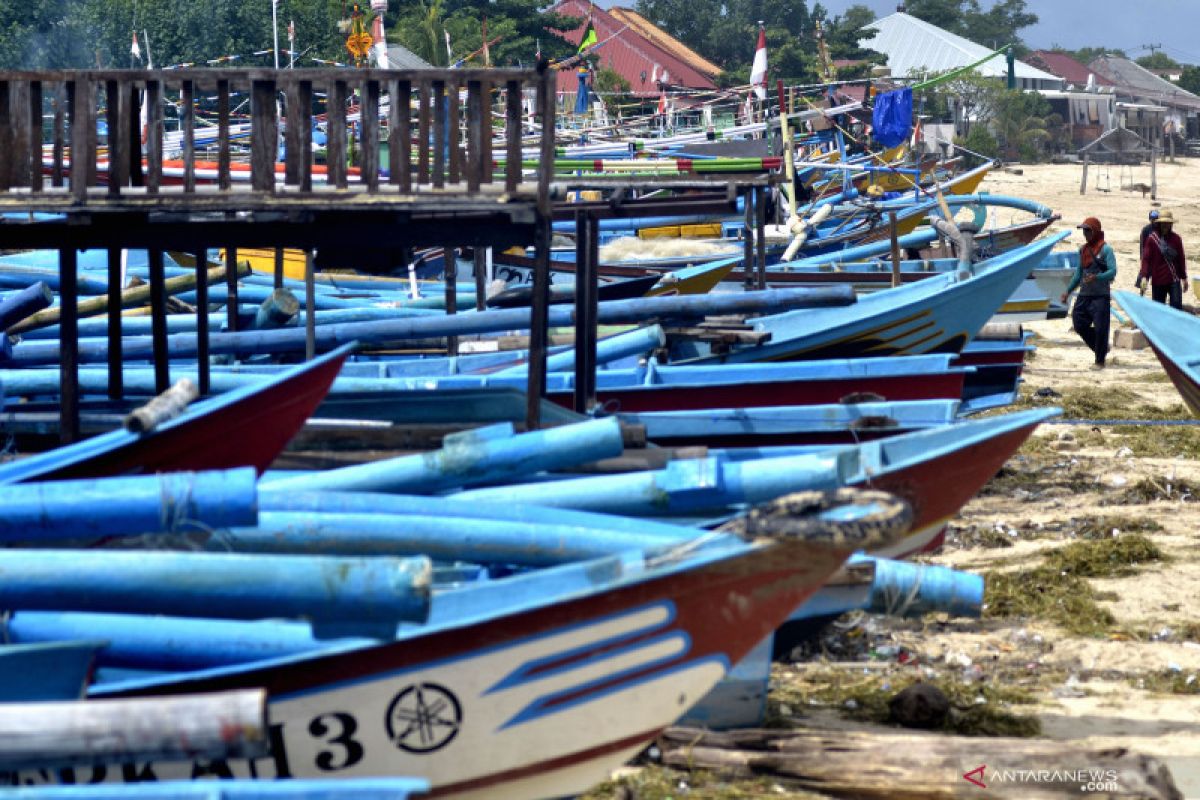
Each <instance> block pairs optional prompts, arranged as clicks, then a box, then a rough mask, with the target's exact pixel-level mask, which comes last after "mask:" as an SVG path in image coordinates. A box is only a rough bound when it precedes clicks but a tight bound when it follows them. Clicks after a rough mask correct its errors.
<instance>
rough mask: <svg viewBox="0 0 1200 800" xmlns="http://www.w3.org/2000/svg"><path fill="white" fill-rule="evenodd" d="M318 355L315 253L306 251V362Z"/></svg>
mask: <svg viewBox="0 0 1200 800" xmlns="http://www.w3.org/2000/svg"><path fill="white" fill-rule="evenodd" d="M316 355H317V285H316V278H315V276H314V275H313V251H312V250H311V249H306V250H305V251H304V360H305V361H312V360H313V358H315V357H316Z"/></svg>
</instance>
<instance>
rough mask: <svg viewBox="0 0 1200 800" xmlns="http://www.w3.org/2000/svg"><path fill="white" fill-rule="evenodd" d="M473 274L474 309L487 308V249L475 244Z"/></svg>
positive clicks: (481, 309)
mask: <svg viewBox="0 0 1200 800" xmlns="http://www.w3.org/2000/svg"><path fill="white" fill-rule="evenodd" d="M472 260H473V262H474V264H473V267H474V269H473V272H474V275H475V310H476V311H483V310H484V309H485V308H487V250H486V249H485V248H483V247H480V246H478V245H476V247H475V248H474V258H473V259H472Z"/></svg>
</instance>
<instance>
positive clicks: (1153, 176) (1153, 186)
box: [1150, 145, 1158, 200]
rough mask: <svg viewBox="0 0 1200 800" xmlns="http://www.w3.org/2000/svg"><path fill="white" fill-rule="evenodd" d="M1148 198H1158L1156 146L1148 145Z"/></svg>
mask: <svg viewBox="0 0 1200 800" xmlns="http://www.w3.org/2000/svg"><path fill="white" fill-rule="evenodd" d="M1150 199H1151V200H1157V199H1158V147H1157V146H1156V145H1150Z"/></svg>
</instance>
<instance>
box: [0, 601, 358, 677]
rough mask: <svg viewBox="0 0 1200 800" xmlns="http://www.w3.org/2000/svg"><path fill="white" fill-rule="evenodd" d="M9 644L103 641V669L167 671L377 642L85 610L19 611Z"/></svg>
mask: <svg viewBox="0 0 1200 800" xmlns="http://www.w3.org/2000/svg"><path fill="white" fill-rule="evenodd" d="M3 629H4V633H5V635H6V637H7V640H8V641H11V642H14V643H20V644H35V643H39V642H61V641H68V640H77V639H80V638H82V637H85V636H86V637H90V638H93V639H104V640H106V641H107V642H108V645H107V646H106V647H104V649H103V650H101V651H100V652H99V653H98V654H97V663H98V664H101V665H104V666H111V667H122V668H131V669H143V670H162V671H167V672H172V671H185V670H194V669H207V668H209V667H223V666H228V665H231V664H245V663H247V662H250V661H263V660H265V659H269V658H282V657H284V656H292V655H298V654H300V653H308V652H312V651H313V650H318V649H324V648H338V649H341V648H349V647H361V646H364V645H370V644H375V643H376V642H375V640H374V639H366V638H346V639H336V640H328V639H324V640H323V639H317V638H315V637H314V636H313V632H312V628H311V627H310V626H309V625H307V624H305V623H303V622H284V621H282V620H269V621H261V622H240V621H236V622H235V621H230V620H219V619H193V618H188V617H154V616H149V615H146V614H102V613H94V612H87V611H18V612H16V613H14V614H12V615H11V616H10V617H9V618H8V620H7V621H6V622H4V623H3Z"/></svg>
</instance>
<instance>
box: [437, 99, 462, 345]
mask: <svg viewBox="0 0 1200 800" xmlns="http://www.w3.org/2000/svg"><path fill="white" fill-rule="evenodd" d="M438 116H441V115H440V114H439V115H438ZM434 180H437V177H436V174H435V176H434ZM442 263H443V264H444V265H445V266H443V267H442V278H443V279H444V285H445V291H446V313H447V314H457V313H458V261H457V260H455V256H454V248H453V247H446V248H445V249H443V250H442ZM446 355H448V356H456V355H458V337H457V336H447V337H446Z"/></svg>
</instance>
